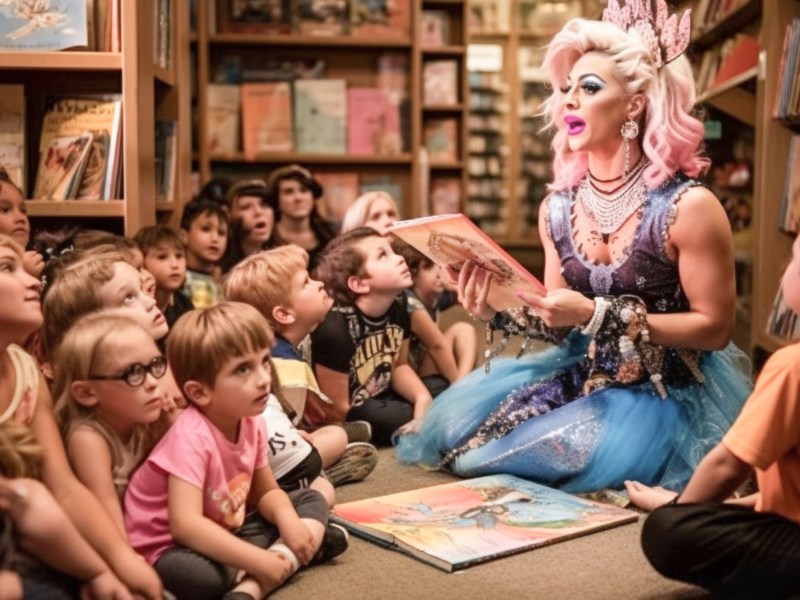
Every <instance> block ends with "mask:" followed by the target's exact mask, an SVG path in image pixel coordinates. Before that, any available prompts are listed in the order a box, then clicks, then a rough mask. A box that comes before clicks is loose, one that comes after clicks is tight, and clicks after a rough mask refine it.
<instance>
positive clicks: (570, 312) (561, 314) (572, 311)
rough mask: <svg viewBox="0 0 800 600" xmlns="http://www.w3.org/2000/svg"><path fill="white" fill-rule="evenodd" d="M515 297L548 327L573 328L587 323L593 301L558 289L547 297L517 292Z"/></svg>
mask: <svg viewBox="0 0 800 600" xmlns="http://www.w3.org/2000/svg"><path fill="white" fill-rule="evenodd" d="M517 296H518V297H519V298H520V299H521V300H522V301H523V302H525V303H526V304H528V305H529V306H531V307H532V308H533V310H535V311H536V314H538V315H539V316H540V317H541V318H542V321H544V323H545V325H547V326H548V327H574V326H576V325H578V326H582V325H585V324H586V323H588V322H589V319H591V318H592V315H593V314H594V301H593V300H590V299H589V298H587V297H586V296H584V295H583V294H581V293H580V292H576V291H574V290H570V289H567V288H559V289H556V290H553V291H551V292H547V295H545V296H542V295H539V294H531V293H528V292H518V293H517Z"/></svg>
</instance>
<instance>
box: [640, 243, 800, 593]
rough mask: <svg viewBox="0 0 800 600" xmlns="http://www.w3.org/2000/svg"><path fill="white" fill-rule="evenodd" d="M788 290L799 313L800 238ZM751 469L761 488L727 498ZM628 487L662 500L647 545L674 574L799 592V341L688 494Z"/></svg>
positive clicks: (650, 500) (742, 588)
mask: <svg viewBox="0 0 800 600" xmlns="http://www.w3.org/2000/svg"><path fill="white" fill-rule="evenodd" d="M781 289H782V293H783V296H784V299H785V301H786V304H787V305H788V306H789V308H791V309H792V310H793V311H794V312H796V313H800V236H798V238H797V239H796V240H795V242H794V245H793V246H792V260H791V262H790V263H789V266H788V267H787V268H786V271H785V273H784V275H783V281H782V286H781ZM753 469H755V472H756V478H757V480H758V489H759V492H758V493H756V494H754V495H751V496H747V497H745V498H740V499H736V500H727V501H725V499H726V498H729V497H730V496H731V494H732V493H733V492H734V491H735V490H736V489H737V488H738V487H739V486H740V485H741V484H742V483H743V482H744V481H745V479H746V478H747V477H748V475H749V474H750V473H751V471H752V470H753ZM625 485H626V488H627V490H628V493H629V495H630V498H631V500H632V501H633V502H634V503H635V504H637V505H638V506H640V507H642V508H646V509H648V510H652V509H653V508H656V507H658V506H661V508H658V509H657V510H655V511H654V512H653V513H652V514H651V515H650V516H649V517H648V518H647V521H645V524H644V527H643V529H642V548H643V550H644V553H645V555H646V556H647V558H648V560H650V562H651V563H652V564H653V566H654V567H655V568H656V569H657V570H658V571H659V572H660V573H662V574H663V575H665V576H666V577H671V578H673V579H680V580H681V581H686V582H689V583H693V584H695V585H700V586H702V587H705V588H707V589H709V590H711V591H712V592H714V593H715V594H718V595H719V596H720V597H726V598H727V597H733V596H735V597H737V598H739V597H741V598H773V597H775V598H778V597H780V598H783V597H788V596H792V597H794V595H795V594H797V593H798V590H800V343H794V344H792V345H790V346H787V347H785V348H782V349H781V350H778V351H777V352H775V354H773V355H772V356H771V357H770V359H769V360H768V361H767V363H766V364H765V365H764V367H763V369H762V371H761V374H760V375H759V377H758V381H757V382H756V386H755V389H754V390H753V393H752V394H751V395H750V397H749V398H748V400H747V402H745V405H744V406H743V407H742V411H741V413H740V414H739V416H738V417H737V419H736V421H735V422H734V423H733V425H732V426H731V428H730V430H729V431H728V432H727V433H726V434H725V436H724V437H723V438H722V441H721V442H720V443H719V444H718V445H717V446H716V447H715V448H714V449H713V450H711V452H709V453H708V454H707V455H706V457H705V458H704V459H703V460H702V461H701V462H700V464H699V465H698V466H697V470H696V471H695V473H694V475H693V476H692V478H691V480H690V481H689V484H688V485H687V486H686V489H685V490H684V491H683V493H681V494H676V493H675V492H670V491H668V490H666V489H664V488H650V487H647V486H645V485H642V484H641V483H638V482H626V484H625ZM723 501H725V503H723V504H720V503H721V502H723ZM665 504H666V505H665ZM662 505H665V506H662Z"/></svg>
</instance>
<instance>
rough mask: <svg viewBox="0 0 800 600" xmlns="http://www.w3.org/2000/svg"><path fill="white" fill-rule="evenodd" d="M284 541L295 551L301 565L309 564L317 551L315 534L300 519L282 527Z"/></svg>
mask: <svg viewBox="0 0 800 600" xmlns="http://www.w3.org/2000/svg"><path fill="white" fill-rule="evenodd" d="M280 532H281V538H283V542H284V543H285V544H286V545H287V546H289V549H290V550H291V551H292V552H294V555H295V556H296V557H297V560H299V561H300V564H301V565H307V564H308V563H309V562H310V561H311V559H312V558H314V554H316V552H317V545H316V543H315V542H314V536H313V535H312V534H311V531H310V530H309V529H308V527H306V524H305V523H303V522H302V521H301V520H300V519H296V520H295V521H294V522H292V523H288V524H286V525H284V526H283V527H281V528H280Z"/></svg>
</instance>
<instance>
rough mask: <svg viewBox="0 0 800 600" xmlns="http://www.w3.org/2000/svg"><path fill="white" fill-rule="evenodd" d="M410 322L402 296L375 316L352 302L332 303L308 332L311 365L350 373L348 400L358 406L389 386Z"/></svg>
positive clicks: (408, 333) (352, 404) (409, 329)
mask: <svg viewBox="0 0 800 600" xmlns="http://www.w3.org/2000/svg"><path fill="white" fill-rule="evenodd" d="M410 332H411V322H410V320H409V316H408V308H407V306H406V299H405V297H404V296H402V295H401V296H398V298H397V300H395V301H394V302H393V303H392V306H391V307H390V308H389V310H388V311H387V312H386V313H385V314H383V315H382V316H380V317H378V318H373V317H368V316H367V315H365V314H364V313H362V312H361V311H360V310H359V309H358V308H357V307H356V306H353V305H348V306H344V305H339V304H337V305H334V307H333V308H332V309H331V311H330V312H329V313H328V315H327V316H326V317H325V320H324V321H323V322H322V324H321V325H320V326H319V327H317V329H316V330H315V331H314V332H313V333H312V334H311V355H312V361H313V363H314V365H317V364H320V365H322V366H324V367H327V368H328V369H331V370H333V371H338V372H340V373H348V374H349V388H350V404H351V406H359V405H360V404H363V403H364V401H365V400H368V399H369V398H375V397H376V396H379V395H380V394H381V393H383V392H385V391H386V390H387V389H389V384H390V383H391V380H392V369H393V368H394V364H395V361H396V360H397V356H398V355H399V353H400V347H401V346H402V344H403V340H406V339H408V337H409V335H410Z"/></svg>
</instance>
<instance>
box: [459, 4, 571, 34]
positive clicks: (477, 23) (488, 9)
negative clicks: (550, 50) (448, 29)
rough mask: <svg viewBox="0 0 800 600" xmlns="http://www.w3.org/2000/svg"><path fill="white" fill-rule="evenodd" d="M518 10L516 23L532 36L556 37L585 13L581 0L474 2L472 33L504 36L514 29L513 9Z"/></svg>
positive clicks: (470, 17) (471, 7)
mask: <svg viewBox="0 0 800 600" xmlns="http://www.w3.org/2000/svg"><path fill="white" fill-rule="evenodd" d="M512 6H515V7H516V8H517V14H516V15H514V20H515V21H516V23H517V26H518V27H519V29H520V30H521V31H522V32H523V33H526V34H528V35H532V36H540V37H552V36H553V35H555V34H556V33H557V32H559V31H560V30H561V28H562V27H563V26H564V24H565V23H566V22H567V21H569V20H570V19H572V18H575V17H580V16H581V15H582V14H583V6H582V3H581V0H548V1H547V2H542V1H541V0H518V2H516V3H511V2H509V1H508V0H470V2H469V8H470V12H469V30H470V31H471V32H473V33H504V32H508V31H509V30H510V29H511V19H512V15H511V7H512Z"/></svg>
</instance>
